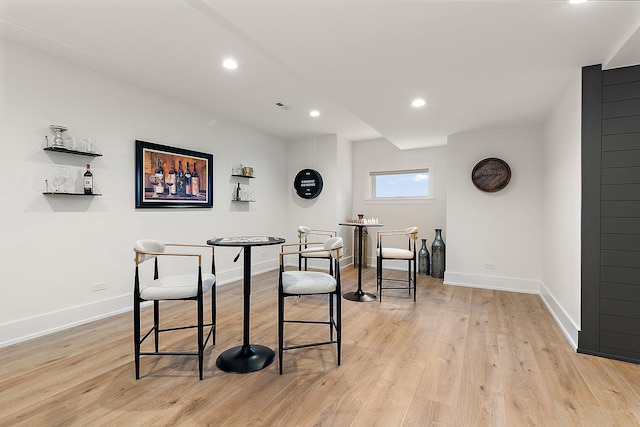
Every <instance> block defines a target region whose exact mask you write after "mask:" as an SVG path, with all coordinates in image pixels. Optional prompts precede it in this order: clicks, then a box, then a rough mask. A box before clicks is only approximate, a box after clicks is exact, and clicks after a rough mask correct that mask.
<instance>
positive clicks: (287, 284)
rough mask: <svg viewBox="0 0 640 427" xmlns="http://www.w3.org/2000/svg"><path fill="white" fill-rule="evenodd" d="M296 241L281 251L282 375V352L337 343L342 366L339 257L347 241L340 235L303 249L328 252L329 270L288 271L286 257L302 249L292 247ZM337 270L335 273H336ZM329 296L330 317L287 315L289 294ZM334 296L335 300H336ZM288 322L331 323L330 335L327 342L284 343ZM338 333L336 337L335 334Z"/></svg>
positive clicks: (279, 343) (280, 331) (279, 293)
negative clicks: (317, 246) (316, 246)
mask: <svg viewBox="0 0 640 427" xmlns="http://www.w3.org/2000/svg"><path fill="white" fill-rule="evenodd" d="M291 246H297V245H295V244H289V245H287V244H285V245H282V250H281V252H280V273H279V278H278V356H279V364H280V374H282V366H283V354H284V352H285V351H288V350H294V349H300V348H306V347H315V346H320V345H327V344H335V345H336V347H337V362H338V365H340V357H341V345H342V291H341V284H340V258H342V249H343V246H344V243H343V241H342V238H341V237H331V238H329V239H327V240H325V242H324V244H323V246H322V247H321V248H316V249H305V250H303V251H302V252H304V253H305V254H307V255H308V254H310V253H311V252H313V251H318V252H322V251H324V252H327V253H328V254H329V256H330V262H331V263H332V264H333V266H332V268H331V271H332V272H330V273H326V272H322V271H300V270H297V271H296V270H289V271H285V261H284V260H285V257H287V256H289V255H293V256H295V255H299V253H300V252H301V251H299V250H291V249H292V248H291ZM334 272H335V273H334ZM322 294H325V295H327V300H328V305H329V318H328V320H326V321H321V320H315V319H314V320H308V319H304V320H303V319H292V318H285V298H286V297H290V296H305V295H306V296H308V295H322ZM334 299H335V301H334ZM286 323H302V324H309V325H313V324H315V325H328V326H329V337H328V340H326V341H317V342H310V343H304V344H291V343H286V344H285V338H284V332H285V324H286ZM334 333H335V336H334Z"/></svg>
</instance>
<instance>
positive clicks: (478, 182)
mask: <svg viewBox="0 0 640 427" xmlns="http://www.w3.org/2000/svg"><path fill="white" fill-rule="evenodd" d="M510 179H511V168H510V167H509V165H508V164H507V162H505V161H504V160H501V159H497V158H495V157H489V158H487V159H484V160H480V161H479V162H478V164H477V165H476V166H475V167H474V168H473V172H471V181H473V184H474V185H475V186H476V187H477V188H478V189H479V190H481V191H486V192H487V193H494V192H496V191H499V190H502V189H503V188H504V187H506V186H507V184H508V183H509V180H510Z"/></svg>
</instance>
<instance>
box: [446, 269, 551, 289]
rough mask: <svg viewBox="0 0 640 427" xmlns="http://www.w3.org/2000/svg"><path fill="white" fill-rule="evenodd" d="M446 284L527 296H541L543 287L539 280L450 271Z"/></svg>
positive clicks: (447, 273) (447, 274)
mask: <svg viewBox="0 0 640 427" xmlns="http://www.w3.org/2000/svg"><path fill="white" fill-rule="evenodd" d="M444 284H445V285H455V286H468V287H470V288H483V289H493V290H496V291H510V292H521V293H527V294H539V293H540V285H541V283H540V281H539V280H532V279H520V278H517V277H503V276H488V275H483V274H466V273H453V272H449V271H445V272H444Z"/></svg>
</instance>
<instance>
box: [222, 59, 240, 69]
mask: <svg viewBox="0 0 640 427" xmlns="http://www.w3.org/2000/svg"><path fill="white" fill-rule="evenodd" d="M222 66H223V67H224V68H226V69H228V70H235V69H236V68H238V63H237V62H236V61H235V59H231V58H229V59H225V60H224V61H223V62H222Z"/></svg>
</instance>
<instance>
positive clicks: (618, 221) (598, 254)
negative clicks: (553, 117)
mask: <svg viewBox="0 0 640 427" xmlns="http://www.w3.org/2000/svg"><path fill="white" fill-rule="evenodd" d="M582 75H583V100H582V172H583V173H582V174H583V177H582V197H583V200H582V313H581V315H582V331H581V332H580V336H579V341H578V351H581V352H584V353H590V354H597V355H601V356H606V357H612V358H616V359H622V360H628V361H632V362H636V363H640V66H635V67H626V68H619V69H614V70H606V71H602V69H601V67H600V66H599V65H598V66H591V67H585V68H583V74H582Z"/></svg>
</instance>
